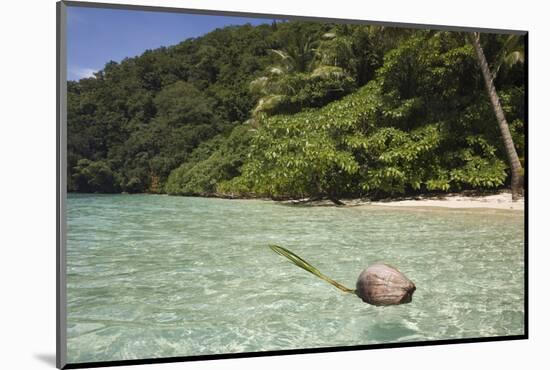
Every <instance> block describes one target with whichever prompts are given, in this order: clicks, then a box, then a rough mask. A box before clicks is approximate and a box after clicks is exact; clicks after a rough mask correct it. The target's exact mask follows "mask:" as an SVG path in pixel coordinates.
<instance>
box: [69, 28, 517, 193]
mask: <svg viewBox="0 0 550 370" xmlns="http://www.w3.org/2000/svg"><path fill="white" fill-rule="evenodd" d="M481 44H482V47H483V50H484V52H485V56H486V57H487V60H488V62H489V64H490V68H491V71H492V73H493V77H494V83H495V87H496V90H497V92H498V95H499V97H500V102H501V104H502V107H503V110H504V113H505V115H506V118H507V120H508V123H509V125H510V131H511V134H512V138H513V141H514V144H515V148H516V151H517V152H518V155H519V157H520V160H522V161H523V152H524V130H525V127H524V117H525V111H524V110H525V106H524V100H525V99H524V94H525V91H524V65H523V39H522V37H519V36H509V35H490V34H483V35H482V37H481ZM68 130H69V131H68V190H69V191H76V192H108V193H112V192H150V193H169V194H181V195H209V196H210V195H217V196H236V197H253V196H267V197H273V198H277V199H283V198H301V197H312V196H313V197H329V198H333V199H338V198H340V197H356V196H371V197H380V196H388V195H390V196H391V195H396V194H404V193H414V192H431V191H443V192H446V191H458V190H463V189H476V190H483V189H497V188H500V187H504V186H507V184H508V183H509V181H510V180H509V170H508V167H509V166H508V162H507V157H506V153H505V150H504V146H503V143H502V138H501V133H500V131H499V127H498V125H497V121H496V118H495V113H494V112H493V110H492V107H491V102H490V100H489V98H488V95H487V92H486V90H485V87H484V82H483V76H482V74H481V72H480V68H479V65H478V62H477V59H476V53H475V50H474V47H473V46H472V45H471V44H470V42H469V41H468V37H467V35H466V34H465V33H457V32H438V31H427V30H416V31H412V30H406V29H396V28H387V27H379V26H367V25H336V24H323V23H306V22H294V21H292V22H284V23H273V24H271V25H260V26H256V27H253V26H250V25H245V26H232V27H226V28H223V29H218V30H215V31H213V32H210V33H208V34H206V35H204V36H202V37H199V38H196V39H188V40H185V41H183V42H182V43H180V44H178V45H175V46H171V47H167V48H160V49H156V50H149V51H146V52H145V53H144V54H142V55H141V56H139V57H135V58H129V59H125V60H124V61H122V62H121V63H115V62H111V63H108V64H107V65H106V66H105V68H104V69H103V70H101V71H100V72H98V73H97V74H96V77H95V78H88V79H82V80H80V81H78V82H72V81H70V82H69V83H68Z"/></svg>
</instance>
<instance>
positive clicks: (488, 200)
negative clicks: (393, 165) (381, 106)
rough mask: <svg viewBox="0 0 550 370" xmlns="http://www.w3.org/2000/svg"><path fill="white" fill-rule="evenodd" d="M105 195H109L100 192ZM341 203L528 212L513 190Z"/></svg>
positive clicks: (306, 200)
mask: <svg viewBox="0 0 550 370" xmlns="http://www.w3.org/2000/svg"><path fill="white" fill-rule="evenodd" d="M71 194H86V193H71ZM96 194H105V193H96ZM115 194H118V195H122V194H124V195H132V194H128V193H113V194H105V195H115ZM136 194H147V195H166V196H168V195H169V194H155V193H136ZM170 196H177V197H181V196H186V197H195V198H218V199H229V200H253V199H256V200H264V201H271V202H277V203H281V204H288V205H297V206H306V205H307V206H312V207H315V206H332V207H339V206H338V205H336V204H334V203H333V202H332V201H330V200H329V199H319V200H314V199H310V198H304V199H271V198H265V197H237V196H228V195H222V194H208V195H170ZM340 201H341V202H342V203H343V204H342V205H340V207H358V206H359V207H368V206H382V207H407V208H415V207H438V208H453V209H473V208H479V209H498V210H511V211H524V209H525V201H524V198H523V197H522V198H521V199H519V200H517V201H515V202H514V201H512V194H511V193H510V191H506V190H501V191H500V192H495V193H487V194H483V193H472V192H461V193H448V194H423V195H416V196H402V197H394V198H387V199H381V200H369V199H361V198H351V199H345V198H342V199H340Z"/></svg>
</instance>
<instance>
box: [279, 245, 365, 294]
mask: <svg viewBox="0 0 550 370" xmlns="http://www.w3.org/2000/svg"><path fill="white" fill-rule="evenodd" d="M269 247H270V248H271V249H273V251H274V252H275V253H278V254H280V255H281V256H283V257H286V258H288V259H289V260H290V261H291V262H292V263H294V264H295V265H296V266H298V267H301V268H303V269H304V270H306V271H308V272H310V273H312V274H313V275H315V276H317V277H319V278H321V279H323V280H324V281H326V282H327V283H329V284H332V285H334V286H335V287H336V288H338V289H340V290H341V291H342V292H345V293H353V294H356V291H355V290H354V289H350V288H347V287H345V286H344V285H342V284H340V283H339V282H337V281H334V280H332V279H331V278H329V277H328V276H326V275H324V274H323V273H321V271H319V270H318V269H316V268H315V267H313V266H312V265H311V264H310V263H309V262H307V261H305V260H304V259H303V258H301V257H299V256H298V255H296V254H295V253H293V252H291V251H289V250H288V249H286V248H283V247H279V246H278V245H270V246H269Z"/></svg>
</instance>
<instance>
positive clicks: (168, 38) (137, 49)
mask: <svg viewBox="0 0 550 370" xmlns="http://www.w3.org/2000/svg"><path fill="white" fill-rule="evenodd" d="M246 23H251V24H253V25H258V24H261V23H271V20H270V19H254V18H240V17H227V16H214V15H197V14H182V13H162V12H146V11H136V10H119V9H100V8H82V7H68V11H67V43H68V47H67V59H68V61H67V64H68V71H67V72H68V76H67V77H68V79H69V80H78V79H80V78H84V77H91V76H92V73H93V72H96V71H98V70H100V69H102V68H103V67H104V66H105V63H107V62H109V61H111V60H114V61H115V62H120V61H121V60H122V59H124V58H126V57H133V56H136V55H140V54H141V53H143V52H144V51H145V50H147V49H155V48H158V47H160V46H170V45H174V44H177V43H179V42H180V41H183V40H185V39H187V38H189V37H197V36H200V35H204V34H205V33H208V32H210V31H212V30H214V29H216V28H220V27H225V26H229V25H238V24H246Z"/></svg>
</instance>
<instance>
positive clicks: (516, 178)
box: [468, 32, 523, 200]
mask: <svg viewBox="0 0 550 370" xmlns="http://www.w3.org/2000/svg"><path fill="white" fill-rule="evenodd" d="M468 35H469V37H470V41H471V42H472V45H473V46H474V49H475V51H476V55H477V60H478V63H479V66H480V68H481V73H482V75H483V79H484V81H485V89H486V90H487V94H488V95H489V99H490V100H491V105H492V106H493V111H494V112H495V116H496V119H497V122H498V126H499V128H500V133H501V135H502V140H503V141H504V148H505V150H506V156H507V157H508V163H509V165H510V172H511V174H512V181H511V186H512V200H517V199H518V198H519V197H520V196H521V195H522V194H523V168H522V167H521V162H520V161H519V157H518V153H517V152H516V148H515V147H514V142H513V140H512V135H511V134H510V128H509V126H508V122H507V121H506V117H505V116H504V111H503V110H502V106H501V105H500V99H499V97H498V94H497V91H496V89H495V84H494V82H493V80H494V75H493V74H492V73H491V70H490V69H489V65H488V64H487V59H486V58H485V54H484V53H483V48H482V47H481V43H480V40H479V32H472V33H469V34H468Z"/></svg>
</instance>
